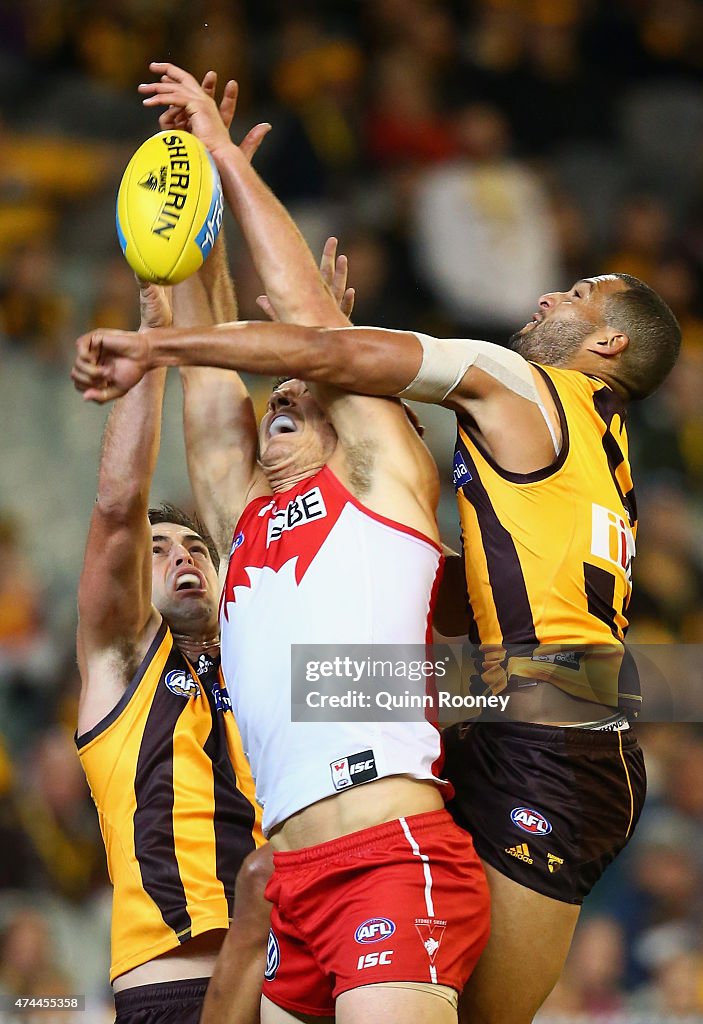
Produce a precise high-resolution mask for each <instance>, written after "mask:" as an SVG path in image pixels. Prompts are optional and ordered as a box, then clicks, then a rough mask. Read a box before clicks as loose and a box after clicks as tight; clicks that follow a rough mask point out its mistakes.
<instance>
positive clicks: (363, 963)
mask: <svg viewBox="0 0 703 1024" xmlns="http://www.w3.org/2000/svg"><path fill="white" fill-rule="evenodd" d="M393 952H394V951H393V950H392V949H384V950H381V952H380V953H366V955H364V954H363V953H362V954H361V956H360V957H359V959H358V960H357V962H356V969H357V971H363V970H364V968H365V967H386V966H387V965H388V964H389V963H390V962H391V957H392V956H393Z"/></svg>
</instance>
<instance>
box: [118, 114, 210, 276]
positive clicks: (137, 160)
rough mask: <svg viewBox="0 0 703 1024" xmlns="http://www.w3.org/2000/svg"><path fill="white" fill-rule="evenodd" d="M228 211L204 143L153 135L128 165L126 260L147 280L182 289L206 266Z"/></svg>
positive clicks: (122, 191)
mask: <svg viewBox="0 0 703 1024" xmlns="http://www.w3.org/2000/svg"><path fill="white" fill-rule="evenodd" d="M222 211H223V201H222V185H221V184H220V176H219V174H218V172H217V168H216V166H215V163H214V161H213V159H212V157H211V156H210V154H209V153H208V151H207V150H206V149H205V147H204V146H203V144H202V142H200V140H199V139H196V138H195V136H194V135H191V134H190V133H189V132H184V131H166V132H159V133H158V134H157V135H152V137H151V138H150V139H147V140H146V142H144V143H142V145H141V146H140V147H139V149H138V150H137V152H136V153H135V154H134V156H133V157H132V159H131V160H130V161H129V163H128V164H127V168H126V170H125V172H124V174H123V175H122V181H121V182H120V187H119V191H118V193H117V236H118V238H119V241H120V245H121V247H122V252H123V253H124V255H125V259H126V260H127V262H128V263H129V265H130V267H131V268H132V270H134V272H135V273H136V274H137V275H138V277H141V278H144V279H145V280H146V281H154V282H156V283H157V284H178V282H179V281H183V280H185V278H186V277H189V276H190V275H191V274H193V273H195V271H196V270H197V269H198V268H199V267H200V266H202V264H203V262H204V260H205V259H206V257H207V255H208V253H209V252H210V250H211V249H212V247H213V245H214V244H215V239H216V238H217V235H218V233H219V231H220V227H221V226H222Z"/></svg>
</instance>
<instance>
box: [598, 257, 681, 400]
mask: <svg viewBox="0 0 703 1024" xmlns="http://www.w3.org/2000/svg"><path fill="white" fill-rule="evenodd" d="M615 277H617V278H619V279H620V280H621V281H623V282H624V283H625V285H626V286H627V287H626V288H625V290H623V291H618V292H612V293H611V294H610V295H609V296H608V299H607V302H606V305H605V322H606V324H607V325H608V326H609V327H616V328H619V329H620V330H622V331H623V332H624V333H625V334H627V336H628V337H629V339H630V345H629V346H628V349H627V351H626V352H625V354H624V359H623V362H622V370H623V379H622V381H621V383H622V385H623V386H624V387H625V388H627V391H628V393H629V396H630V398H646V397H647V395H651V394H652V392H653V391H656V389H657V388H658V387H659V385H660V384H661V383H662V382H663V381H664V379H665V378H666V377H667V375H668V374H669V372H670V370H671V369H672V367H673V365H674V363H675V362H676V359H677V357H678V354H679V349H680V348H681V328H680V327H679V323H678V320H677V319H676V317H675V316H674V314H673V313H672V311H671V310H670V309H669V307H668V306H667V304H666V302H664V300H663V299H662V297H661V295H658V294H657V292H655V291H654V289H653V288H650V287H649V285H648V284H645V283H644V281H640V280H639V278H637V277H633V276H632V275H631V274H615Z"/></svg>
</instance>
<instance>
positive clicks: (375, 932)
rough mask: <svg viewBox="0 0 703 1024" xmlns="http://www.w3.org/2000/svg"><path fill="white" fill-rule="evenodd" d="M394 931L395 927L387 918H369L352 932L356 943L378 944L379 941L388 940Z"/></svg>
mask: <svg viewBox="0 0 703 1024" xmlns="http://www.w3.org/2000/svg"><path fill="white" fill-rule="evenodd" d="M394 931H395V925H394V923H393V922H392V921H389V920H388V918H387V917H370V918H369V919H368V921H364V922H363V924H360V925H359V927H358V928H357V929H356V931H355V932H354V939H355V940H356V941H357V942H361V943H364V944H366V943H368V942H380V941H381V939H388V938H390V936H391V935H392V934H393V932H394Z"/></svg>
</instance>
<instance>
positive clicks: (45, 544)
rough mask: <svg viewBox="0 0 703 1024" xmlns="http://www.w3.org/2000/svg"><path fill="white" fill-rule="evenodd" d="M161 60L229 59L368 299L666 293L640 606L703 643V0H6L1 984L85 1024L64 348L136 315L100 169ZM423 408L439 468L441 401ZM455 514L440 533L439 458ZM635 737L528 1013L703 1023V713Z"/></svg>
mask: <svg viewBox="0 0 703 1024" xmlns="http://www.w3.org/2000/svg"><path fill="white" fill-rule="evenodd" d="M151 59H167V60H172V61H174V62H175V63H178V64H181V65H183V66H185V67H187V68H189V69H190V70H192V71H193V72H194V73H195V74H196V75H198V76H202V74H203V73H204V72H205V71H206V70H208V69H209V68H214V69H216V70H217V71H218V72H219V73H220V76H221V79H222V81H224V79H226V78H229V77H235V78H237V79H238V81H239V83H240V105H239V111H238V115H237V119H236V121H235V125H234V129H233V133H234V136H235V138H240V137H241V136H242V135H243V134H244V132H245V131H246V129H247V128H248V127H250V126H251V124H253V123H255V122H256V121H259V120H268V121H270V122H271V123H272V124H273V126H274V130H273V132H272V133H271V135H270V136H269V137H268V138H267V140H266V142H265V143H264V146H263V147H262V150H261V151H260V154H259V156H258V157H257V166H258V168H259V170H260V171H261V173H262V174H263V176H264V177H265V179H266V180H267V181H268V183H269V184H270V185H271V187H272V188H273V189H274V190H275V191H276V193H277V194H278V195H279V196H280V197H281V199H282V200H283V201H284V202H285V203H286V205H287V206H288V207H289V208H290V209H291V211H292V212H293V214H294V216H295V217H296V219H297V221H298V222H299V223H300V225H301V227H302V228H303V231H304V233H305V235H306V237H307V238H308V239H309V241H310V242H311V244H312V245H313V247H314V248H315V249H316V250H318V251H319V250H320V249H321V247H322V243H323V241H324V239H325V237H326V236H327V235H328V234H330V233H333V234H336V235H338V237H339V238H340V240H341V248H342V251H344V252H346V253H347V255H348V256H349V260H350V267H351V283H352V284H353V285H354V286H355V287H356V289H357V303H356V309H355V312H354V320H355V322H356V323H358V324H371V325H380V326H386V327H393V328H415V329H418V330H422V331H426V332H428V333H434V334H438V335H441V336H445V337H452V336H460V337H461V336H463V337H466V336H470V337H482V338H488V339H490V340H493V341H497V342H500V343H505V341H506V339H507V337H508V335H509V334H510V333H512V331H513V330H515V329H516V328H517V327H519V326H521V325H522V324H523V323H525V322H526V320H527V319H529V318H530V316H531V315H532V313H533V312H534V310H535V309H536V300H537V297H538V296H539V295H540V294H541V293H543V292H545V291H548V290H553V289H561V288H565V287H568V286H570V285H571V283H572V282H573V281H574V280H575V279H577V278H579V277H582V276H591V275H593V274H597V273H606V272H610V271H624V272H628V273H632V274H635V275H637V276H639V277H642V278H644V279H645V280H646V281H647V282H648V283H649V284H651V285H652V286H653V287H654V288H656V289H657V290H658V291H659V292H660V293H661V294H662V295H663V296H664V298H665V299H666V300H667V301H668V302H669V303H670V305H671V306H672V308H673V309H674V311H675V312H676V314H677V315H678V317H679V319H680V321H681V324H682V327H683V333H684V343H683V349H682V353H681V358H680V360H679V364H678V366H677V368H676V369H675V370H674V372H673V374H672V375H671V378H670V379H669V381H668V382H667V383H666V385H665V386H664V387H663V388H662V389H661V391H660V392H659V393H658V394H657V395H656V396H655V397H653V398H652V399H650V400H649V401H648V402H647V403H645V404H644V405H643V406H642V407H638V406H635V407H634V408H633V410H632V415H631V444H632V448H633V452H632V454H633V462H634V468H635V472H636V481H637V483H638V499H639V506H640V512H641V526H640V533H639V537H638V547H639V553H638V556H637V559H636V560H635V597H634V599H633V603H632V622H633V625H632V630H631V634H630V636H631V638H632V639H634V640H635V641H638V642H640V643H643V644H652V645H655V644H666V645H669V647H668V648H666V650H670V651H676V650H677V649H681V647H682V645H696V644H698V645H700V644H701V643H703V603H702V601H701V593H702V590H703V529H701V526H702V525H703V524H702V523H701V519H702V516H703V400H702V399H701V391H702V390H703V4H701V2H700V0H310V2H305V0H295V2H292V3H291V2H287V0H278V2H276V0H101V2H100V3H99V4H98V3H95V2H93V0H23V2H22V3H17V2H16V0H0V423H1V424H2V444H1V445H0V481H2V483H1V484H0V994H6V995H8V994H9V995H11V994H20V995H29V994H33V993H34V994H44V995H51V994H67V993H78V994H83V993H84V994H86V996H87V997H88V1005H89V1007H90V1011H89V1013H88V1014H81V1015H80V1016H76V1019H77V1020H78V1019H80V1020H82V1021H84V1022H86V1024H87V1022H88V1021H92V1020H95V1021H103V1020H105V1021H107V1020H109V1019H111V1018H110V1007H111V1002H110V993H109V988H108V986H107V967H108V952H107V941H108V930H109V903H110V896H109V888H108V885H107V877H106V870H105V865H104V855H103V850H102V844H101V841H100V836H99V833H98V828H97V821H96V817H95V813H94V809H93V807H92V803H91V801H90V796H89V794H88V791H87V787H86V784H85V782H84V779H83V776H82V773H81V769H80V767H79V763H78V760H77V758H76V756H75V750H74V747H73V739H72V733H73V729H74V724H75V716H76V702H77V694H78V679H77V672H76V667H75V656H74V650H73V640H74V631H75V594H76V583H77V577H78V573H79V569H80V563H81V556H82V549H83V543H84V537H85V532H86V527H87V522H88V517H89V515H90V509H91V503H92V500H93V496H94V490H95V479H96V467H97V460H98V453H99V445H100V434H101V430H102V424H103V422H104V417H105V411H104V410H101V409H97V408H93V407H88V406H86V405H85V404H83V403H82V402H81V401H80V399H79V397H78V396H77V395H76V394H75V393H74V391H73V389H72V387H71V385H70V381H69V379H68V368H69V366H70V363H71V361H72V346H73V340H74V338H75V337H76V336H77V335H78V334H79V333H81V332H83V331H85V330H87V329H89V328H90V327H91V326H96V325H98V324H100V325H103V326H115V327H116V326H132V325H134V322H135V312H136V294H135V285H134V281H133V278H132V276H131V272H130V271H129V270H128V268H127V266H126V264H125V263H124V261H123V259H122V257H121V255H120V252H119V249H118V247H117V242H116V238H115V231H114V196H115V190H116V187H117V184H118V182H119V178H120V175H121V172H122V170H123V168H124V166H125V164H126V162H127V160H128V159H129V156H130V155H131V153H132V151H133V150H134V148H135V147H136V146H137V144H139V142H141V141H142V140H143V139H144V138H145V137H146V136H148V135H150V134H152V133H153V132H154V131H155V130H156V128H157V125H156V116H155V114H154V113H153V112H150V111H145V110H144V109H143V108H142V106H141V102H140V100H139V98H138V96H137V93H136V85H137V83H138V82H140V81H144V80H147V79H148V77H149V76H148V71H147V65H148V62H149V60H151ZM228 228H229V249H230V256H231V262H232V269H233V273H234V276H235V279H236V282H237V286H238V291H239V300H240V310H241V316H242V317H245V318H247V317H248V318H258V317H259V315H260V314H259V311H258V308H257V307H256V305H255V298H256V296H257V295H258V294H259V292H260V287H259V283H258V281H257V279H256V276H255V274H254V273H253V271H252V269H251V266H250V264H249V261H248V257H247V254H246V252H245V250H244V249H243V247H242V244H241V241H240V240H239V238H238V237H237V234H236V230H235V229H234V226H233V225H232V224H231V223H230V224H229V225H228ZM267 384H268V382H265V381H264V382H256V381H252V386H253V387H254V389H255V391H256V394H257V396H258V397H259V398H262V396H263V395H264V394H265V392H266V388H267ZM179 417H180V397H179V386H178V381H177V379H176V380H175V381H174V384H173V387H172V388H170V389H169V394H168V396H167V408H166V427H165V430H164V442H163V448H162V456H161V459H160V464H159V470H158V475H157V479H156V483H155V488H154V496H155V497H156V498H158V499H159V500H161V499H168V500H172V501H175V502H180V503H183V504H185V505H189V504H190V501H191V499H190V492H189V488H188V485H187V482H186V471H185V463H184V458H183V449H182V441H181V429H180V419H179ZM422 418H423V420H424V421H425V422H426V423H427V425H428V427H429V440H430V443H431V445H432V447H433V450H434V451H435V453H436V456H437V459H438V462H439V463H440V466H441V468H442V470H443V473H444V476H445V479H446V480H447V481H449V480H450V476H451V474H450V472H449V460H450V456H451V452H452V441H453V427H452V419H451V417H450V416H446V415H443V413H442V411H441V410H434V409H423V410H422ZM442 527H443V532H444V536H445V539H446V541H447V542H448V543H450V544H455V543H456V538H457V525H456V515H455V511H454V504H453V495H452V492H451V489H450V486H449V483H447V487H446V492H445V495H444V498H443V503H442ZM692 649H693V648H691V647H688V650H689V651H690V650H692ZM660 650H662V649H661V648H660ZM689 664H690V665H691V666H692V668H691V669H690V671H692V672H693V673H694V674H695V673H696V672H697V673H698V678H697V679H695V678H693V679H692V678H690V676H689V678H688V684H689V685H690V686H693V687H694V688H696V687H697V683H700V682H701V679H700V675H701V671H702V670H701V667H700V665H701V659H700V658H697V657H694V658H693V659H691V660H689ZM691 717H695V716H691ZM641 735H642V741H643V745H644V747H645V752H646V756H647V762H648V771H649V779H650V790H649V798H648V803H647V807H646V809H645V813H644V815H643V819H642V822H641V824H640V826H639V829H638V832H637V835H636V837H635V839H634V840H633V842H632V843H631V845H630V847H628V849H627V850H626V852H625V853H624V854H623V856H622V857H621V858H620V859H619V860H618V862H617V863H616V864H615V865H614V866H613V867H612V868H611V869H610V870H609V872H608V873H607V875H606V877H605V879H604V880H603V881H602V882H601V883H600V884H599V886H598V887H597V889H596V890H595V892H594V894H593V896H592V898H591V899H590V901H589V902H588V903H587V906H586V909H585V911H584V913H583V915H582V921H581V924H580V925H579V928H578V931H577V936H576V940H575V943H574V947H573V951H572V954H571V956H570V959H569V962H568V965H567V969H566V971H565V974H564V978H563V980H562V982H561V983H560V985H559V987H558V989H557V990H556V991H555V993H554V995H553V997H552V998H551V1000H550V1003H549V1004H548V1007H547V1008H546V1009H545V1011H544V1014H543V1015H542V1016H541V1017H540V1021H542V1020H543V1021H550V1022H552V1024H556V1022H557V1021H564V1022H567V1021H569V1022H572V1021H573V1022H575V1021H591V1020H594V1021H641V1022H644V1021H651V1022H663V1021H666V1020H669V1019H671V1020H677V1021H679V1020H687V1021H691V1022H692V1021H703V925H702V921H703V914H702V911H703V906H702V905H701V904H702V903H703V727H702V726H701V725H700V724H696V723H695V722H693V721H691V722H688V723H687V724H669V725H652V724H648V725H645V726H642V728H641ZM544 941H545V942H548V941H549V936H544ZM0 1017H1V1015H0ZM5 1019H6V1020H7V1021H8V1022H9V1021H10V1020H11V1019H12V1017H11V1016H10V1015H8V1014H6V1015H5ZM18 1019H19V1018H18ZM21 1019H22V1020H25V1021H26V1020H27V1019H28V1017H27V1015H26V1014H25V1015H23V1017H22V1018H21ZM37 1019H40V1020H43V1021H47V1020H49V1019H50V1015H47V1014H42V1015H41V1017H39V1018H37ZM56 1019H57V1020H58V1019H68V1018H67V1017H65V1016H64V1017H63V1018H59V1017H57V1018H56ZM506 1024H509V1022H506Z"/></svg>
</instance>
